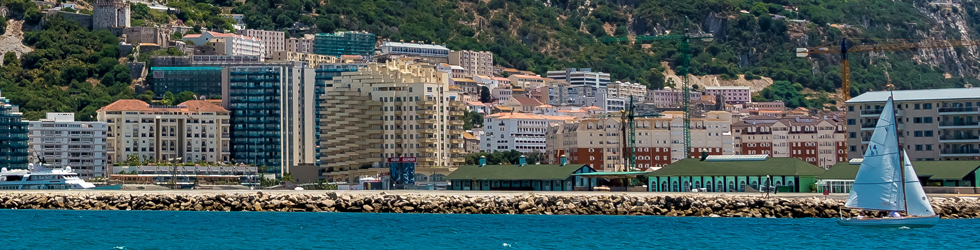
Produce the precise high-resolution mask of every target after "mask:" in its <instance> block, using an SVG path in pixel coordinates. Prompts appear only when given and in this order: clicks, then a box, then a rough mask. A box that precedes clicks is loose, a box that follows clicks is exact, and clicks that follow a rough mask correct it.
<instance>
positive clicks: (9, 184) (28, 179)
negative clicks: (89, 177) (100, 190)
mask: <svg viewBox="0 0 980 250" xmlns="http://www.w3.org/2000/svg"><path fill="white" fill-rule="evenodd" d="M92 188H95V185H93V184H92V183H88V182H85V180H82V179H81V178H79V177H78V174H77V173H75V172H72V169H71V167H64V168H60V169H59V168H48V167H47V166H44V165H43V164H34V163H31V164H28V165H27V169H26V170H25V169H9V170H8V169H7V168H3V169H0V190H52V189H53V190H57V189H92Z"/></svg>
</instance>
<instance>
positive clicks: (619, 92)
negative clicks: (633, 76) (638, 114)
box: [606, 81, 647, 103]
mask: <svg viewBox="0 0 980 250" xmlns="http://www.w3.org/2000/svg"><path fill="white" fill-rule="evenodd" d="M606 89H607V90H608V92H607V93H606V94H607V95H608V96H609V98H619V99H623V100H627V101H629V99H630V97H633V102H635V103H642V102H643V101H644V99H646V95H647V87H646V86H643V84H640V83H631V82H620V81H616V82H613V83H610V84H609V86H608V87H607V88H606Z"/></svg>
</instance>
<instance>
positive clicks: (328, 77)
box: [313, 64, 367, 167]
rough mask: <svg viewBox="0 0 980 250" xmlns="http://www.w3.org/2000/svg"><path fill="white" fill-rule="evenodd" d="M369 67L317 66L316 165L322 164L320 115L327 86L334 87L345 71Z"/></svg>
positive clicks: (359, 65) (315, 89)
mask: <svg viewBox="0 0 980 250" xmlns="http://www.w3.org/2000/svg"><path fill="white" fill-rule="evenodd" d="M365 67H367V64H321V65H320V66H318V67H317V68H316V85H315V86H314V88H313V91H314V95H316V104H315V105H316V113H315V116H314V117H315V120H314V122H315V123H314V124H316V125H315V126H317V129H316V137H315V138H316V145H317V147H316V166H318V167H319V166H320V129H319V126H320V116H321V115H322V114H321V112H320V111H321V110H323V109H324V108H326V107H325V106H324V105H325V104H324V102H323V100H324V98H325V94H326V88H327V87H333V84H334V78H335V77H339V76H340V75H341V74H342V73H344V72H356V71H357V70H358V69H361V68H365Z"/></svg>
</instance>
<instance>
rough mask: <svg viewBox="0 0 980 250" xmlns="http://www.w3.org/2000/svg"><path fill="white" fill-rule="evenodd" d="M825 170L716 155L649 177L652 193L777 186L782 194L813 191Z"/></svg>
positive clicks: (797, 163) (785, 159) (686, 161)
mask: <svg viewBox="0 0 980 250" xmlns="http://www.w3.org/2000/svg"><path fill="white" fill-rule="evenodd" d="M823 172H824V169H823V168H820V167H817V166H815V165H813V164H810V163H807V162H805V161H803V160H800V159H797V158H789V157H769V156H768V155H712V156H702V157H701V158H691V159H684V160H680V161H677V162H675V163H673V164H670V165H667V166H666V167H663V168H661V169H659V170H657V171H653V172H650V173H648V174H646V177H647V184H648V185H647V190H648V191H650V192H691V190H692V189H698V190H700V191H704V192H747V191H748V192H751V191H754V190H759V189H760V187H765V186H769V187H772V186H775V187H776V189H777V190H778V191H779V192H813V191H815V190H814V189H813V187H812V186H811V185H812V184H814V183H816V182H817V177H818V176H820V175H821V174H823Z"/></svg>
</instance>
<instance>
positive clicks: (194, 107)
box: [99, 99, 228, 113]
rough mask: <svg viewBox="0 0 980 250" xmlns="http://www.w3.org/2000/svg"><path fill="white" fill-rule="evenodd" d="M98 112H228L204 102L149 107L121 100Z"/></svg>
mask: <svg viewBox="0 0 980 250" xmlns="http://www.w3.org/2000/svg"><path fill="white" fill-rule="evenodd" d="M99 111H151V112H153V111H181V112H192V113H197V112H228V110H227V109H225V108H223V107H221V106H218V105H215V104H213V103H211V102H208V101H205V100H190V101H186V102H183V103H181V104H180V105H177V106H155V107H154V106H150V105H149V104H147V103H146V102H144V101H141V100H137V99H123V100H118V101H116V102H113V103H112V104H109V105H106V106H105V107H102V108H101V109H99Z"/></svg>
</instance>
